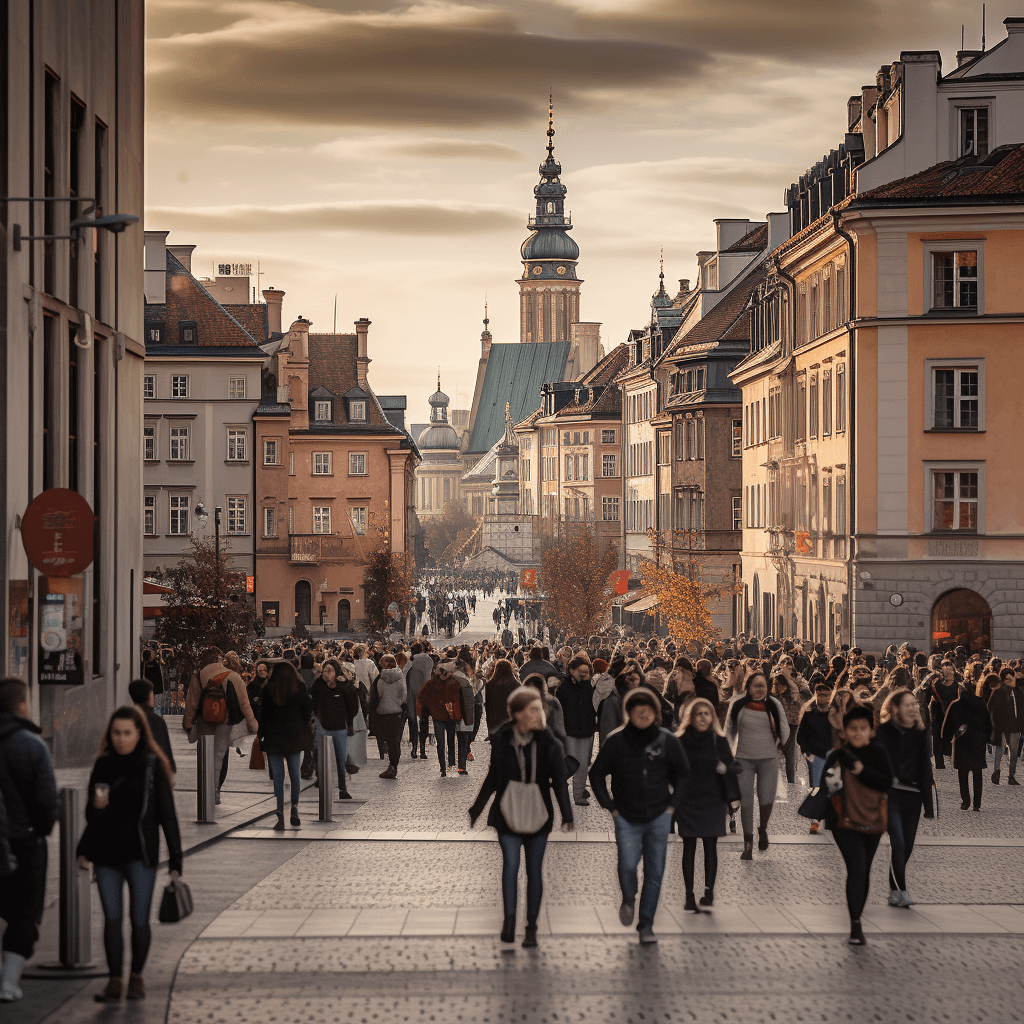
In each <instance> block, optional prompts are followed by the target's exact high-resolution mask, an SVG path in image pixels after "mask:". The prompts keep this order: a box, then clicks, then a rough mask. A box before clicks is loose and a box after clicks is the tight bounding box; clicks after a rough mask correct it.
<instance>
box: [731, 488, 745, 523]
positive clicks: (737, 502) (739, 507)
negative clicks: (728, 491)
mask: <svg viewBox="0 0 1024 1024" xmlns="http://www.w3.org/2000/svg"><path fill="white" fill-rule="evenodd" d="M732 528H733V529H734V530H742V529H743V498H742V497H741V496H740V495H738V494H736V495H733V499H732Z"/></svg>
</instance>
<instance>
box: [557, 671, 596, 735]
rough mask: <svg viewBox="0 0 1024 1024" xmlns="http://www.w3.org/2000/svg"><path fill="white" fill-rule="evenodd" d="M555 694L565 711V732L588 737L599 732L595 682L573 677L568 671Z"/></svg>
mask: <svg viewBox="0 0 1024 1024" xmlns="http://www.w3.org/2000/svg"><path fill="white" fill-rule="evenodd" d="M555 696H556V697H557V698H558V702H559V704H561V705H562V711H563V712H564V713H565V734H566V736H575V737H577V738H579V739H586V738H587V737H588V736H593V735H594V733H595V732H597V712H596V710H595V709H594V684H593V683H592V682H590V680H589V679H588V680H587V681H586V682H585V683H584V682H581V681H577V680H575V679H573V677H572V673H569V672H567V673H566V675H565V679H563V680H562V682H560V683H559V684H558V689H557V690H555Z"/></svg>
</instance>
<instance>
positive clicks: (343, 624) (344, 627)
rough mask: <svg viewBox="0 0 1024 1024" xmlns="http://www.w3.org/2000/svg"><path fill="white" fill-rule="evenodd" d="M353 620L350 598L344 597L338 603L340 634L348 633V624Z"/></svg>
mask: <svg viewBox="0 0 1024 1024" xmlns="http://www.w3.org/2000/svg"><path fill="white" fill-rule="evenodd" d="M351 619H352V605H350V604H349V602H348V598H347V597H344V598H342V599H341V600H340V601H339V602H338V632H339V633H347V632H348V624H349V622H350V621H351Z"/></svg>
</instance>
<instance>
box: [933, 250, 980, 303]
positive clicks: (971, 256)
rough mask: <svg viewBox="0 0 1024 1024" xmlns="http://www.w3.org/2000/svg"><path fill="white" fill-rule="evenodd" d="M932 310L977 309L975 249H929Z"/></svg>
mask: <svg viewBox="0 0 1024 1024" xmlns="http://www.w3.org/2000/svg"><path fill="white" fill-rule="evenodd" d="M931 255H932V309H962V310H964V311H965V312H972V313H974V312H977V310H978V252H977V250H976V249H966V250H962V251H959V252H958V251H955V250H949V251H947V252H937V251H935V250H932V254H931Z"/></svg>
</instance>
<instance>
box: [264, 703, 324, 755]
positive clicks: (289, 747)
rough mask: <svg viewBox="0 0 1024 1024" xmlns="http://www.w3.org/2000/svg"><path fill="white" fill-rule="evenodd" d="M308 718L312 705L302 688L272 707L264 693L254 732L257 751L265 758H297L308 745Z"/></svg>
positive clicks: (310, 715)
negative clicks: (258, 749) (257, 738)
mask: <svg viewBox="0 0 1024 1024" xmlns="http://www.w3.org/2000/svg"><path fill="white" fill-rule="evenodd" d="M312 715H313V701H312V700H311V699H310V697H309V694H308V693H306V690H305V688H303V689H302V690H301V692H296V693H292V694H289V696H288V697H287V698H286V699H285V702H284V703H283V704H275V703H274V700H273V698H272V697H271V696H270V694H269V693H267V691H266V690H264V691H263V700H262V702H261V704H260V727H259V730H258V731H257V736H258V737H259V741H260V748H261V749H262V750H263V752H264V753H265V754H301V753H302V751H304V750H305V749H306V747H307V745H308V739H309V720H310V718H311V717H312Z"/></svg>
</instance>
